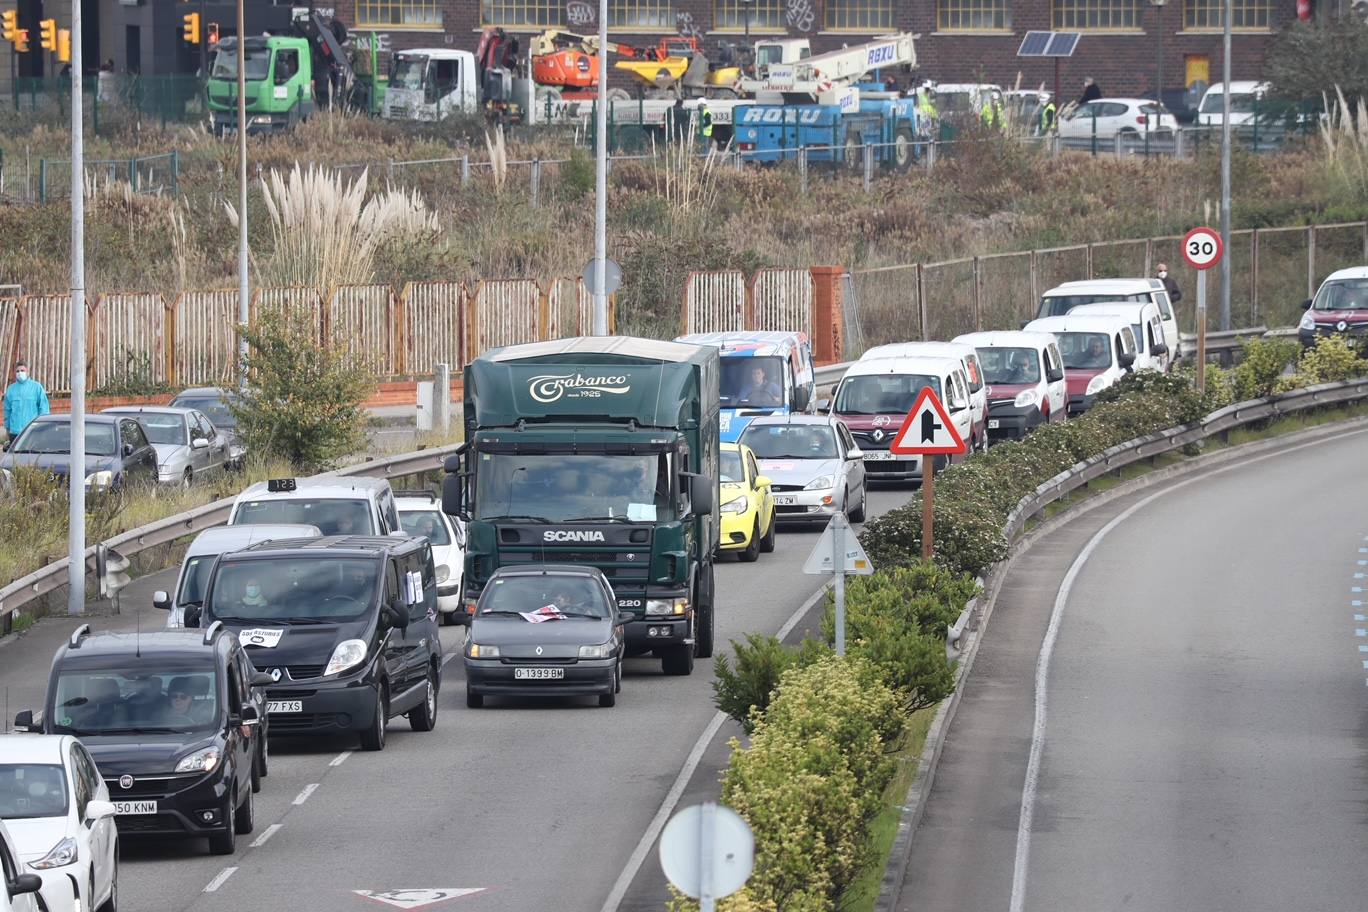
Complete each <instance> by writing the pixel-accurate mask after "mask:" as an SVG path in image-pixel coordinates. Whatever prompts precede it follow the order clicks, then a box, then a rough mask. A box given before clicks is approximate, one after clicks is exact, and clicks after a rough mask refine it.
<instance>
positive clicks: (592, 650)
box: [579, 642, 617, 659]
mask: <svg viewBox="0 0 1368 912" xmlns="http://www.w3.org/2000/svg"><path fill="white" fill-rule="evenodd" d="M616 649H617V645H616V644H614V643H611V642H609V643H599V644H598V645H597V646H581V647H580V648H579V657H580V658H581V659H610V658H612V657H613V651H614V650H616Z"/></svg>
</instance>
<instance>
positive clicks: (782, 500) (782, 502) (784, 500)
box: [774, 494, 798, 507]
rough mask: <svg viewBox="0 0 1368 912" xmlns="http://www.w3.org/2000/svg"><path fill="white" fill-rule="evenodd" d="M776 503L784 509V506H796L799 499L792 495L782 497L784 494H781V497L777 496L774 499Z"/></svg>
mask: <svg viewBox="0 0 1368 912" xmlns="http://www.w3.org/2000/svg"><path fill="white" fill-rule="evenodd" d="M774 502H775V503H776V504H778V505H779V506H781V507H782V506H788V505H789V504H796V503H797V502H798V498H797V497H794V496H793V495H792V494H789V495H782V494H781V495H777V496H776V497H775V498H774Z"/></svg>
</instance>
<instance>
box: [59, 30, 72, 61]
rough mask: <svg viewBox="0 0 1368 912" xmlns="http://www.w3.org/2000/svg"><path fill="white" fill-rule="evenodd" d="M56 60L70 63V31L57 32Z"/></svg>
mask: <svg viewBox="0 0 1368 912" xmlns="http://www.w3.org/2000/svg"><path fill="white" fill-rule="evenodd" d="M57 60H58V62H60V63H71V29H58V30H57Z"/></svg>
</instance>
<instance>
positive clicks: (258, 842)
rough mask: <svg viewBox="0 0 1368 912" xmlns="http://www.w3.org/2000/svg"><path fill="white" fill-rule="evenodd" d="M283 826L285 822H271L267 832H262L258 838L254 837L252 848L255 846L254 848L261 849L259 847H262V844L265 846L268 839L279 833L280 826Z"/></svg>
mask: <svg viewBox="0 0 1368 912" xmlns="http://www.w3.org/2000/svg"><path fill="white" fill-rule="evenodd" d="M282 826H284V824H281V823H273V824H271V825H270V826H268V827H267V828H266V832H264V833H262V834H261V835H260V836H258V837H257V838H256V839H253V840H252V845H251V848H253V849H259V848H261V847H262V846H264V845H265V844H266V840H268V839H270V838H271V837H272V836H274V835H275V834H276V833H279V832H280V828H281V827H282Z"/></svg>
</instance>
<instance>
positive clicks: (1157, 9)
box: [1150, 0, 1168, 105]
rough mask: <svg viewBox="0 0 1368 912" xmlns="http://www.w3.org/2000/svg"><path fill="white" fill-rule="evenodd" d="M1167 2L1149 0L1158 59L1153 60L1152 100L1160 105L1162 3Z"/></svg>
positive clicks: (1162, 74) (1161, 94)
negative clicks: (1152, 10)
mask: <svg viewBox="0 0 1368 912" xmlns="http://www.w3.org/2000/svg"><path fill="white" fill-rule="evenodd" d="M1167 2H1168V0H1150V3H1151V4H1152V5H1153V6H1154V14H1155V19H1154V22H1155V25H1154V31H1155V36H1156V37H1157V38H1158V44H1159V53H1158V58H1159V59H1158V60H1157V61H1156V62H1155V73H1154V100H1155V101H1157V102H1159V104H1161V105H1162V104H1163V103H1164V4H1166V3H1167Z"/></svg>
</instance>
